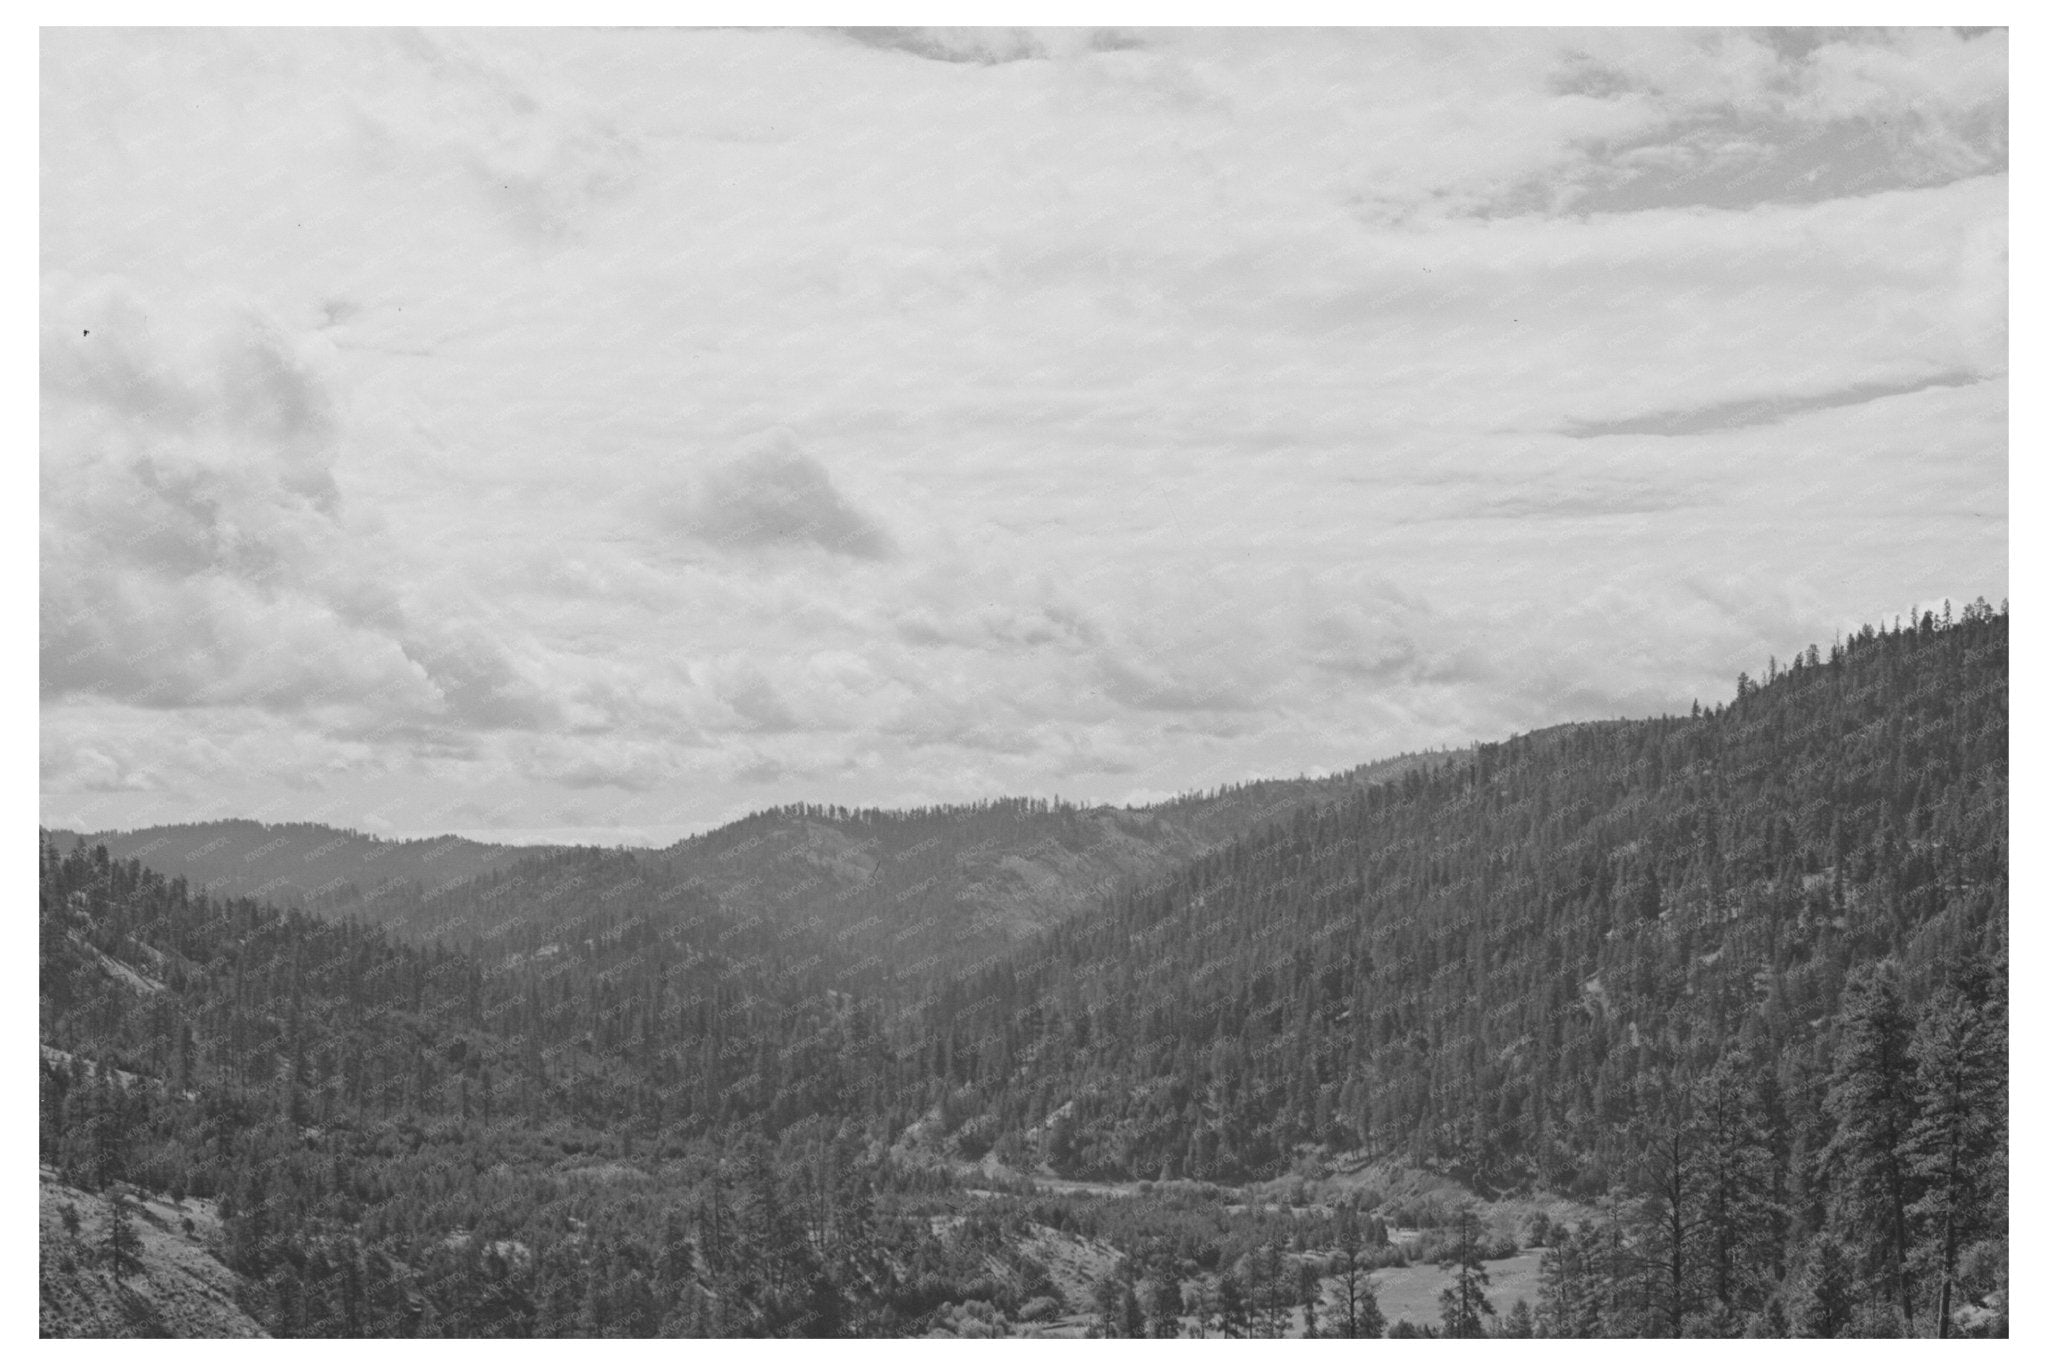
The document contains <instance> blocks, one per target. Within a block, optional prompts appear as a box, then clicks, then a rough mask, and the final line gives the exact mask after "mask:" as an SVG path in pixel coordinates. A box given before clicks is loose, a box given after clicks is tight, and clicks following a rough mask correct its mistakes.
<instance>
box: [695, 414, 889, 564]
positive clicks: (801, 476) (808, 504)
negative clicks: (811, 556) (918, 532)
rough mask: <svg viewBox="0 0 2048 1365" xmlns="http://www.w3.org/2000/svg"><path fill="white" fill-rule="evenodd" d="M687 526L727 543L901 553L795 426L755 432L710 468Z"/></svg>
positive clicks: (858, 554) (861, 555)
mask: <svg viewBox="0 0 2048 1365" xmlns="http://www.w3.org/2000/svg"><path fill="white" fill-rule="evenodd" d="M685 524H686V525H687V527H688V528H689V530H690V531H691V532H692V533H693V534H695V535H696V536H698V537H699V538H700V539H702V540H705V541H707V542H709V543H711V544H713V545H717V546H720V547H722V548H727V549H737V550H751V549H776V548H786V547H792V546H811V547H815V548H817V549H820V550H824V551H826V552H827V553H830V554H835V555H843V556H846V557H847V558H851V559H869V560H880V559H887V558H889V557H890V556H891V555H893V554H895V553H896V546H895V543H894V541H892V540H891V539H890V537H889V533H888V532H887V531H886V530H884V529H883V527H882V526H881V524H880V523H879V522H877V521H876V520H875V519H874V518H872V517H870V516H869V515H868V514H866V513H865V512H862V511H861V510H860V509H859V508H857V507H855V506H854V505H853V504H852V503H851V502H849V501H848V500H847V499H846V497H845V495H843V494H842V493H841V492H840V491H839V489H838V488H837V487H835V486H834V485H833V483H832V479H831V476H830V475H829V474H827V473H826V472H825V468H824V466H823V465H821V464H819V463H818V462H817V461H816V460H815V459H812V458H811V457H810V456H809V455H807V454H805V453H804V451H803V449H802V447H800V446H799V445H798V444H797V440H796V437H795V436H794V435H793V434H792V433H791V432H789V431H787V430H776V431H772V432H769V433H767V434H765V435H763V436H760V437H757V438H755V439H754V440H753V441H751V442H750V443H749V444H748V445H747V447H746V448H745V449H744V450H742V451H741V452H740V453H739V454H738V455H737V456H736V457H735V458H733V459H732V460H730V461H728V462H726V463H724V464H722V465H720V466H719V467H717V468H716V469H713V470H712V471H711V472H710V473H709V474H707V475H706V476H705V478H704V481H703V488H702V491H701V492H700V493H699V495H698V498H697V501H696V504H695V506H694V507H692V508H691V509H690V511H689V512H688V514H687V516H686V519H685Z"/></svg>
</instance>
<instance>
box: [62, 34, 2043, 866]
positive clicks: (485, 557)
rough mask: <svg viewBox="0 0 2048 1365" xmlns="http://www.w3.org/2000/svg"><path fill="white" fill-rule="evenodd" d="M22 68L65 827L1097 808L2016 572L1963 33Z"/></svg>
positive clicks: (564, 824)
mask: <svg viewBox="0 0 2048 1365" xmlns="http://www.w3.org/2000/svg"><path fill="white" fill-rule="evenodd" d="M40 66H41V72H40V75H41V94H40V113H41V126H40V154H41V184H40V232H41V242H40V278H41V291H42V297H41V398H40V463H39V471H38V472H39V484H38V496H39V501H40V506H39V513H40V529H41V536H40V547H39V553H40V566H39V567H40V576H39V617H40V621H39V626H40V686H41V711H40V716H41V720H40V792H41V796H40V805H41V818H42V820H43V821H44V823H46V824H50V825H58V826H64V827H68V828H72V829H79V830H99V829H112V828H134V827H139V826H143V825H149V824H157V823H167V822H173V821H190V820H200V819H211V818H218V817H227V816H238V817H251V818H257V819H263V820H267V821H273V822H276V821H285V820H320V821H324V822H327V823H330V824H336V825H343V826H349V827H353V828H356V829H360V830H363V831H366V832H372V833H382V834H390V835H407V836H410V835H419V834H427V833H439V832H444V831H449V830H455V831H462V832H466V833H470V834H473V835H475V836H477V837H482V838H491V839H503V840H509V841H531V840H538V839H548V840H564V841H579V842H593V843H604V844H613V843H666V842H669V841H671V840H673V839H675V838H677V837H680V836H681V835H683V834H685V833H689V832H693V831H696V830H701V829H705V828H709V827H712V826H715V825H717V824H720V823H723V822H725V821H727V820H730V819H733V818H736V817H738V816H739V815H742V814H744V813H746V812H748V811H751V810H756V809H760V808H763V807H766V806H771V805H778V804H783V803H787V802H794V801H815V802H824V803H830V804H836V805H847V806H899V807H900V806H909V805H922V804H930V803H936V802H946V801H965V800H976V799H980V798H983V797H992V796H999V795H1024V794H1028V795H1037V796H1051V795H1054V794H1058V795H1060V796H1063V797H1066V798H1067V799H1069V800H1080V801H1090V802H1095V801H1102V802H1114V803H1125V802H1143V801H1148V800H1152V799H1157V798H1160V797H1163V796H1166V795H1168V794H1171V793H1174V792H1178V791H1184V790H1190V789H1202V788H1208V787H1213V786H1215V785H1218V784H1221V783H1228V782H1238V781H1244V780H1249V779H1254V778H1258V777H1268V776H1292V775H1295V774H1297V773H1321V772H1329V771H1333V770H1338V769H1342V768H1345V767H1349V766H1352V765H1354V764H1357V763H1360V762H1364V761H1367V760H1370V759H1374V758H1380V757H1385V756H1389V755H1392V754H1396V753H1400V752H1404V751H1412V750H1417V749H1423V748H1429V747H1435V746H1461V745H1465V744H1468V743H1471V742H1473V741H1476V740H1490V739H1500V738H1505V737H1506V736H1508V735H1510V734H1513V733H1519V732H1523V731H1527V730H1530V729H1533V728H1537V727H1540V726H1545V725H1550V724H1556V723H1560V722H1564V721H1572V720H1587V719H1598V718H1606V717H1614V716H1642V715H1654V714H1660V713H1664V712H1678V711H1684V710H1687V709H1689V708H1690V706H1691V704H1692V703H1693V701H1694V700H1695V699H1698V700H1700V701H1702V702H1704V703H1706V704H1709V705H1711V704H1713V703H1714V702H1717V701H1724V700H1726V699H1728V698H1729V697H1731V696H1732V695H1733V692H1734V686H1735V677H1736V674H1737V673H1738V672H1739V671H1744V670H1746V671H1748V672H1750V673H1752V674H1760V673H1762V672H1763V671H1764V670H1765V669H1766V668H1767V666H1768V662H1767V661H1768V660H1769V659H1770V658H1771V657H1772V656H1774V655H1775V656H1776V657H1777V658H1778V659H1779V660H1781V661H1782V660H1786V659H1789V658H1790V656H1791V655H1792V654H1793V653H1794V652H1795V651H1798V650H1800V649H1803V648H1804V647H1805V646H1806V645H1807V644H1808V643H1811V642H1818V643H1820V645H1821V647H1822V649H1823V650H1825V649H1826V647H1827V645H1828V643H1829V642H1830V641H1832V640H1833V639H1834V638H1835V637H1836V636H1837V634H1838V633H1846V632H1848V631H1852V630H1854V629H1855V628H1857V627H1858V626H1859V625H1860V624H1862V623H1864V622H1866V621H1879V620H1885V621H1888V620H1890V619H1891V618H1892V617H1893V616H1895V615H1900V614H1903V613H1905V612H1907V611H1909V610H1911V609H1912V608H1914V607H1915V606H1918V607H1921V608H1923V609H1924V608H1928V607H1933V608H1935V609H1937V610H1938V609H1939V606H1940V603H1941V601H1942V600H1943V599H1944V598H1949V599H1953V600H1954V601H1955V603H1956V604H1957V605H1958V606H1960V605H1961V604H1962V603H1964V602H1967V601H1969V600H1971V599H1973V598H1975V597H1977V596H1980V595H1981V596H1983V597H1985V598H1987V599H1989V600H1990V601H1992V602H1994V603H1995V602H1997V601H1999V600H2000V599H2001V598H2002V597H2004V596H2005V595H2006V593H2007V573H2008V568H2007V564H2008V559H2007V536H2008V526H2007V510H2008V509H2007V460H2008V440H2007V372H2008V365H2007V262H2006V245H2007V244H2006V237H2007V195H2008V177H2007V159H2006V147H2007V112H2006V110H2007V44H2006V38H2005V34H2004V33H2003V32H2002V31H1998V30H1994V31H1990V32H1976V33H1958V32H1955V31H1950V30H1940V29H1910V30H1901V31H1889V32H1878V31H1862V30H1856V31H1819V30H1797V31H1789V32H1783V31H1754V32H1751V31H1741V32H1738V31H1695V30H1677V29H1658V30H1593V29H1572V30H1564V31H1557V32H1545V31H1535V30H1487V29H1462V30H1350V31H1338V32H1318V31H1309V30H1293V29H1290V30H1271V31H1260V30H1243V29H1239V30H1229V31H1223V30H1200V31H1191V32H1169V31H1163V30H1154V29H1139V30H1121V31H1117V30H1101V31H1067V30H1061V31H1043V32H1041V31H1031V32H1025V31H1014V30H960V31H946V30H934V31H907V30H866V31H857V32H831V31H823V30H788V29H784V30H765V31H731V30H717V31H714V30H636V31H574V30H538V31H537V30H522V31H504V32H493V31H488V30H460V31H430V32H397V31H384V30H349V31H322V30H280V31H255V30H210V31H209V30H181V31H148V32H145V31H138V30H118V29H96V30H48V29H46V30H44V31H43V33H42V37H41V55H40Z"/></svg>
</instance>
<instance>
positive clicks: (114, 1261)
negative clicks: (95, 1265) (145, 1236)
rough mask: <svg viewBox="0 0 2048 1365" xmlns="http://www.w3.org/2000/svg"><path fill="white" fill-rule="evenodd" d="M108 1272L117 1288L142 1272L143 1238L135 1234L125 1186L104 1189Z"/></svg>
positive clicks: (132, 1205) (117, 1184)
mask: <svg viewBox="0 0 2048 1365" xmlns="http://www.w3.org/2000/svg"><path fill="white" fill-rule="evenodd" d="M106 1212H107V1268H108V1270H110V1271H112V1272H113V1276H114V1282H115V1283H116V1284H118V1283H120V1282H121V1281H122V1280H125V1279H126V1278H127V1277H128V1276H129V1275H130V1274H131V1273H132V1272H135V1271H138V1270H141V1269H142V1238H141V1236H140V1235H139V1234H138V1233H137V1232H136V1231H135V1205H134V1202H133V1201H132V1200H131V1199H130V1198H129V1196H128V1190H127V1188H126V1187H125V1186H123V1185H121V1184H119V1183H116V1184H111V1185H108V1186H107V1188H106Z"/></svg>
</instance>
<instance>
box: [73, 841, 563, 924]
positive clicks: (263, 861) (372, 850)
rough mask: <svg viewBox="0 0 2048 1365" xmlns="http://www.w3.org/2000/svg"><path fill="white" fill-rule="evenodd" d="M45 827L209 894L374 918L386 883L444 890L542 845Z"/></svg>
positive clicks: (388, 886) (391, 886)
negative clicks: (374, 907)
mask: <svg viewBox="0 0 2048 1365" xmlns="http://www.w3.org/2000/svg"><path fill="white" fill-rule="evenodd" d="M50 834H51V837H52V838H53V839H55V840H56V841H57V844H58V846H59V847H61V848H65V849H69V848H71V847H72V846H73V845H74V844H76V843H78V842H79V841H80V840H81V839H82V840H83V841H84V842H85V843H86V844H87V845H88V846H90V845H94V844H105V845H106V847H107V852H108V854H109V856H111V857H113V858H115V859H117V860H124V861H125V860H126V859H129V858H133V859H135V860H137V861H138V862H140V863H141V864H142V865H143V866H144V867H147V868H150V869H151V870H153V871H156V872H160V873H162V874H163V875H164V876H166V877H183V878H185V880H186V881H187V882H189V883H190V884H191V885H192V886H193V887H194V888H195V889H197V888H202V887H203V888H205V889H207V890H210V891H212V892H213V893H214V894H216V895H220V896H247V897H250V898H251V899H253V900H262V901H268V902H270V903H271V904H273V905H279V906H288V907H304V908H307V909H312V910H316V911H322V912H328V913H347V912H356V913H366V917H367V918H370V919H373V920H375V919H381V918H383V917H382V916H380V915H378V914H376V913H375V912H374V911H373V910H369V909H368V907H369V906H370V905H371V904H372V903H374V902H375V901H376V900H377V899H378V898H379V897H380V896H381V895H383V894H385V893H387V892H389V891H391V890H394V889H397V888H402V887H418V888H420V889H422V890H425V891H435V890H445V889H446V888H448V887H451V886H455V885H457V884H459V883H462V882H466V881H468V880H470V879H471V878H473V877H476V876H478V875H479V874H481V873H483V872H486V871H489V870H490V869H491V868H494V867H503V866H505V865H506V864H508V863H510V862H513V861H516V860H518V859H519V858H522V857H527V856H529V855H532V854H535V853H539V852H542V851H544V850H541V849H538V848H520V847H514V846H511V845H504V844H480V843H476V842H474V841H472V840H469V839H463V838H459V837H457V836H455V835H452V834H443V835H438V836H436V837H434V838H429V839H381V838H378V837H377V836H375V835H371V834H359V833H357V832H356V831H355V830H352V829H336V828H334V827H333V826H331V825H322V824H311V823H297V824H283V825H268V824H264V823H262V822H260V821H256V820H208V821H203V822H201V823H198V824H190V825H154V826H151V827H149V828H146V829H136V830H105V831H101V832H99V833H95V834H84V835H81V834H75V833H73V832H71V831H69V830H52V831H50Z"/></svg>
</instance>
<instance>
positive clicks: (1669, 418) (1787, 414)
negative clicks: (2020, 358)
mask: <svg viewBox="0 0 2048 1365" xmlns="http://www.w3.org/2000/svg"><path fill="white" fill-rule="evenodd" d="M1984 378H1985V377H1984V376H1983V375H1981V374H1972V373H1970V372H1969V371H1966V370H1952V371H1949V372H1947V373H1944V374H1936V375H1928V376H1926V377H1925V378H1921V379H1909V380H1905V381H1902V382H1890V383H1888V382H1884V381H1881V380H1880V381H1872V382H1869V383H1863V384H1852V385H1850V386H1848V387H1847V388H1841V389H1836V390H1834V391H1832V392H1829V393H1813V394H1774V395H1771V396H1769V397H1763V398H1738V399H1734V400H1731V401H1729V402H1725V403H1712V404H1708V405H1706V406H1704V407H1697V408H1679V409H1673V410H1669V411H1664V412H1646V413H1642V414H1639V415H1637V416H1633V417H1619V418H1613V419H1610V420H1607V421H1599V422H1573V423H1570V424H1569V425H1568V426H1567V427H1566V428H1565V431H1564V434H1565V435H1567V436H1571V437H1575V438H1578V439H1581V440H1583V439H1587V438H1590V437H1595V436H1632V435H1634V436H1691V435H1697V434H1699V433H1701V432H1708V431H1726V430H1730V429H1732V428H1735V427H1755V426H1770V425H1774V424H1776V423H1779V422H1783V421H1785V420H1786V419H1788V418H1791V417H1796V416H1798V415H1799V414H1800V413H1805V412H1820V411H1823V410H1825V409H1827V408H1845V407H1853V406H1855V405H1857V404H1859V403H1871V402H1875V401H1876V400H1878V399H1880V398H1897V397H1899V396H1901V395H1903V394H1909V393H1919V392H1921V391H1922V390H1923V389H1937V388H1962V387H1965V386H1967V385H1970V384H1981V383H1983V382H1984Z"/></svg>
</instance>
